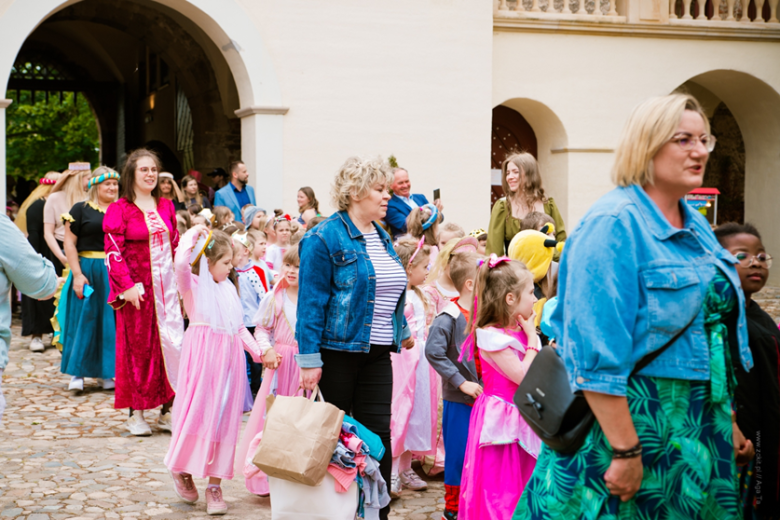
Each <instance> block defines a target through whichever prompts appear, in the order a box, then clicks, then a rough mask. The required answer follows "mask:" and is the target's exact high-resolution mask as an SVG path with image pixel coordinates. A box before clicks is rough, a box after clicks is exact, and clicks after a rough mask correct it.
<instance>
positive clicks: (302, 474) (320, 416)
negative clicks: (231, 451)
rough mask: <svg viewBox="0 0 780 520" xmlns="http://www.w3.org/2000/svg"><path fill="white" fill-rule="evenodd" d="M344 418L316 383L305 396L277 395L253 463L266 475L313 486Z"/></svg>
mask: <svg viewBox="0 0 780 520" xmlns="http://www.w3.org/2000/svg"><path fill="white" fill-rule="evenodd" d="M343 421H344V412H343V411H341V410H339V409H338V408H336V407H335V406H333V405H332V404H330V403H326V402H324V401H323V400H322V394H321V393H320V391H319V387H317V388H316V389H315V390H314V392H312V395H311V397H310V398H308V399H307V398H305V397H284V396H278V397H276V399H275V401H274V403H273V408H271V409H270V410H269V411H268V412H267V415H266V418H265V427H264V428H263V440H262V441H260V444H259V445H258V448H257V452H255V456H254V458H253V459H252V463H253V464H254V465H255V466H257V467H258V468H260V469H261V470H263V471H264V472H265V473H266V475H268V476H269V477H276V478H280V479H284V480H289V481H291V482H298V483H299V484H306V485H307V486H316V485H318V484H319V483H320V482H322V479H323V478H325V473H327V471H328V463H329V462H330V459H331V457H332V456H333V450H335V449H336V444H337V443H338V440H339V433H340V432H341V423H342V422H343Z"/></svg>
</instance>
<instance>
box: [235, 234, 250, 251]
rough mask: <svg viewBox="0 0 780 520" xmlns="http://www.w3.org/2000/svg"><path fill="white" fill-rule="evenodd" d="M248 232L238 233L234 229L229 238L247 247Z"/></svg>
mask: <svg viewBox="0 0 780 520" xmlns="http://www.w3.org/2000/svg"><path fill="white" fill-rule="evenodd" d="M247 236H248V234H247V233H246V232H244V233H240V232H238V231H236V232H235V233H233V234H232V235H231V238H232V239H233V240H235V241H236V242H238V243H239V244H241V245H242V246H244V247H245V248H247V249H249V239H248V238H247Z"/></svg>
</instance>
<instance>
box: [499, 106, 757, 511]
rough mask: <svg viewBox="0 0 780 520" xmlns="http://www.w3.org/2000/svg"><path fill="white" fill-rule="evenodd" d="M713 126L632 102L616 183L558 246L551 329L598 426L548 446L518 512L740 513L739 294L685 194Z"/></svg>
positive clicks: (676, 109) (730, 266) (699, 169)
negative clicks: (569, 442) (652, 356)
mask: <svg viewBox="0 0 780 520" xmlns="http://www.w3.org/2000/svg"><path fill="white" fill-rule="evenodd" d="M709 130H710V128H709V123H708V121H707V118H706V116H705V114H704V112H703V111H702V109H701V107H700V105H699V103H698V102H697V101H696V100H695V99H694V98H692V97H690V96H687V95H682V94H675V95H670V96H665V97H662V98H656V99H651V100H649V101H647V102H645V103H643V104H642V105H640V106H639V107H637V108H636V109H635V110H634V112H633V114H632V115H631V117H630V119H629V122H628V124H627V127H626V130H625V132H624V134H623V136H622V139H621V142H620V144H619V146H618V148H617V151H616V161H615V167H614V170H613V175H614V177H615V179H616V181H617V184H618V185H619V187H618V188H617V189H615V190H613V191H612V192H610V193H608V194H607V195H605V196H604V197H602V198H601V199H600V200H599V201H598V202H596V204H595V205H594V206H593V207H592V208H591V209H590V210H589V211H588V213H587V214H586V215H585V217H584V218H583V219H582V222H581V223H580V225H579V226H578V228H577V230H576V231H575V232H574V233H573V234H572V236H571V238H570V239H569V241H568V242H567V246H566V250H565V252H564V254H563V257H562V263H561V268H560V275H559V276H560V277H559V283H560V286H559V293H558V295H559V299H560V301H561V302H562V305H559V306H558V308H557V310H556V311H555V313H554V315H553V327H554V329H555V332H556V337H558V339H559V344H560V347H559V352H560V354H561V356H562V357H563V359H564V361H565V363H566V367H567V370H568V372H569V377H570V383H571V385H572V388H573V389H575V390H581V391H583V392H584V395H585V397H586V399H587V400H588V403H589V404H590V406H591V408H592V410H593V412H594V414H595V415H596V418H597V420H598V422H597V423H596V424H595V425H594V426H593V429H592V430H591V432H590V434H589V435H588V438H587V439H586V441H585V444H584V445H583V446H582V448H580V450H579V451H578V452H577V453H575V454H573V455H562V454H560V453H557V452H554V451H553V450H551V449H549V448H548V447H546V446H545V448H544V449H543V451H542V453H541V455H540V457H539V460H538V463H537V466H536V469H535V471H534V475H533V477H532V478H531V481H530V482H529V483H528V486H527V487H526V489H525V492H524V494H523V496H522V498H521V499H520V502H519V503H518V506H517V511H516V513H515V516H514V518H515V519H528V518H531V519H552V518H584V517H587V518H617V517H620V518H683V517H684V518H692V519H699V518H718V519H725V518H738V517H739V508H738V503H739V500H738V494H737V482H736V465H735V451H736V450H742V451H745V450H746V449H748V448H749V446H745V445H744V439H741V440H737V436H736V435H735V432H734V430H733V426H732V424H733V423H732V417H733V415H732V414H733V412H732V402H733V390H734V385H735V379H734V376H733V373H732V370H731V367H730V365H731V362H730V358H729V355H730V354H729V348H728V343H729V342H736V343H737V344H738V347H739V348H738V352H739V355H740V361H741V363H742V365H743V366H744V367H745V369H749V368H750V367H751V366H752V357H751V355H750V350H749V349H748V344H747V330H746V325H745V317H744V295H743V293H742V290H741V288H740V281H739V276H738V275H737V272H736V269H735V267H734V264H735V263H736V259H735V258H734V257H733V256H732V255H731V254H729V253H728V252H727V251H725V250H724V249H723V248H722V247H721V246H720V245H719V244H718V242H717V240H716V239H715V236H714V235H713V233H712V230H711V229H710V226H709V224H708V223H707V221H706V219H704V217H703V216H702V215H701V214H699V213H698V212H696V211H694V210H692V209H691V208H690V207H689V206H688V205H687V204H686V203H685V201H684V200H682V199H683V197H684V196H685V194H686V193H688V192H689V191H691V190H692V189H694V188H697V187H699V186H701V184H702V180H703V177H704V168H705V166H706V164H707V159H708V157H709V152H711V151H712V149H713V148H714V145H715V138H714V137H712V136H710V135H709ZM692 320H693V321H692ZM691 321H692V324H691V326H690V327H689V328H688V329H687V330H686V331H685V333H684V334H683V335H682V336H681V337H680V338H679V339H678V340H677V341H675V342H674V344H673V345H672V346H671V347H669V348H668V349H667V350H666V351H665V352H663V353H662V354H661V355H660V356H659V357H658V358H657V359H656V360H654V361H653V362H652V363H650V364H649V365H648V366H647V367H646V368H644V369H643V370H641V371H639V373H638V374H637V375H635V376H631V377H629V375H630V373H631V371H632V370H633V368H634V365H635V364H636V363H637V362H638V361H639V360H640V359H642V358H643V357H644V356H645V355H647V354H648V353H650V352H653V351H655V350H657V349H659V348H661V347H662V346H663V345H664V344H666V343H667V342H668V341H669V340H670V339H671V338H673V337H674V335H675V334H676V333H677V332H678V331H679V330H681V329H683V328H684V327H685V326H686V325H687V324H688V323H689V322H691Z"/></svg>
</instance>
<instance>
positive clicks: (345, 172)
mask: <svg viewBox="0 0 780 520" xmlns="http://www.w3.org/2000/svg"><path fill="white" fill-rule="evenodd" d="M392 183H393V173H392V172H391V170H390V164H389V163H388V162H387V161H385V160H384V159H382V158H381V157H374V158H363V157H350V158H349V159H347V160H346V161H345V162H344V164H343V165H342V166H341V168H340V169H339V172H338V173H337V174H336V178H335V179H334V180H333V185H332V186H331V189H330V196H331V199H332V201H333V205H334V206H336V207H337V208H338V209H339V211H347V209H349V206H350V204H352V197H355V198H356V199H358V200H360V199H363V198H365V196H366V195H367V194H368V191H369V190H370V189H371V188H372V187H374V186H375V185H376V184H382V185H384V186H385V187H387V186H390V185H391V184H392Z"/></svg>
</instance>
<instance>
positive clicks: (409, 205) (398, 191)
mask: <svg viewBox="0 0 780 520" xmlns="http://www.w3.org/2000/svg"><path fill="white" fill-rule="evenodd" d="M391 187H392V188H393V196H392V197H391V198H390V201H389V202H388V203H387V215H386V216H385V223H386V224H387V225H388V226H389V227H390V232H391V234H392V235H393V238H398V237H400V236H401V235H405V234H406V217H408V216H409V213H411V212H412V210H413V209H414V208H419V207H420V206H424V205H426V204H428V199H427V198H426V197H425V195H423V194H420V193H415V194H414V195H412V194H411V191H412V183H411V182H409V172H407V171H406V170H405V169H403V168H395V169H394V170H393V185H392V186H391ZM433 204H434V206H436V207H437V208H438V209H439V213H440V214H441V211H442V209H443V208H444V205H443V204H442V203H441V200H440V199H436V200H434V201H433ZM441 220H444V217H443V216H442V217H441Z"/></svg>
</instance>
